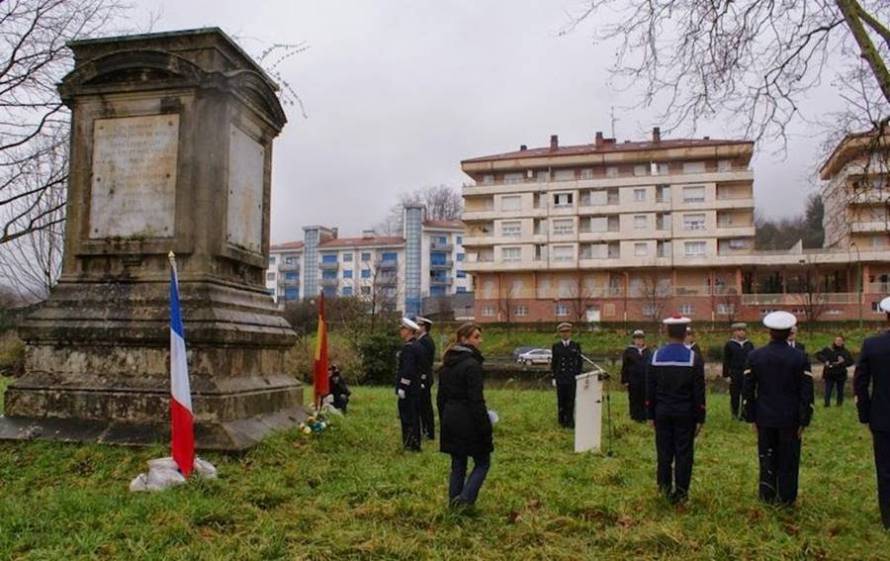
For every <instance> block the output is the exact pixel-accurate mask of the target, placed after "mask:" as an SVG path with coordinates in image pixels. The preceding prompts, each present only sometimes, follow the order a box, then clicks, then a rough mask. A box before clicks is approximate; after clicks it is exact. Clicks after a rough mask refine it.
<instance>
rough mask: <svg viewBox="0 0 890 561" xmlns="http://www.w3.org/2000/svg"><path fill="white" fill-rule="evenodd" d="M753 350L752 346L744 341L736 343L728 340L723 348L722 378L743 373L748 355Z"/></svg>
mask: <svg viewBox="0 0 890 561" xmlns="http://www.w3.org/2000/svg"><path fill="white" fill-rule="evenodd" d="M753 350H754V344H753V343H751V341H748V340H747V339H745V340H744V341H736V340H735V339H730V340H729V341H727V342H726V344H725V345H724V346H723V377H724V378H729V376H730V374H741V373H742V372H744V371H745V364H746V363H747V362H748V353H750V352H751V351H753Z"/></svg>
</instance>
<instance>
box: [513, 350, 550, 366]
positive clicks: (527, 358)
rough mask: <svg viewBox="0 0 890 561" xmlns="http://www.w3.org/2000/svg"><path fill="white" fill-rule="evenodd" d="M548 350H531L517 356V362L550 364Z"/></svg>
mask: <svg viewBox="0 0 890 561" xmlns="http://www.w3.org/2000/svg"><path fill="white" fill-rule="evenodd" d="M551 358H552V353H551V352H550V349H532V350H530V351H527V352H524V353H522V354H521V355H519V358H518V359H517V362H520V363H522V364H550V360H551Z"/></svg>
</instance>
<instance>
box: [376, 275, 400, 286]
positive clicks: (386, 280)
mask: <svg viewBox="0 0 890 561" xmlns="http://www.w3.org/2000/svg"><path fill="white" fill-rule="evenodd" d="M374 282H375V283H376V284H377V286H397V285H398V284H399V277H397V276H395V275H381V276H379V277H377V278H376V279H375V281H374Z"/></svg>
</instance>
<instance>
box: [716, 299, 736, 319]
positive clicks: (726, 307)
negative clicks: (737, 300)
mask: <svg viewBox="0 0 890 561" xmlns="http://www.w3.org/2000/svg"><path fill="white" fill-rule="evenodd" d="M733 313H735V305H734V304H726V303H725V302H720V303H718V304H717V314H718V315H721V316H730V315H732V314H733Z"/></svg>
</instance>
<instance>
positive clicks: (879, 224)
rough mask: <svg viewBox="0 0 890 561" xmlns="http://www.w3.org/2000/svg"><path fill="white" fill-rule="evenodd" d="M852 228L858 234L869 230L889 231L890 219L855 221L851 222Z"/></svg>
mask: <svg viewBox="0 0 890 561" xmlns="http://www.w3.org/2000/svg"><path fill="white" fill-rule="evenodd" d="M850 230H852V231H853V232H854V233H857V234H858V233H867V232H888V231H890V221H886V220H872V221H869V222H853V223H851V224H850Z"/></svg>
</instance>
